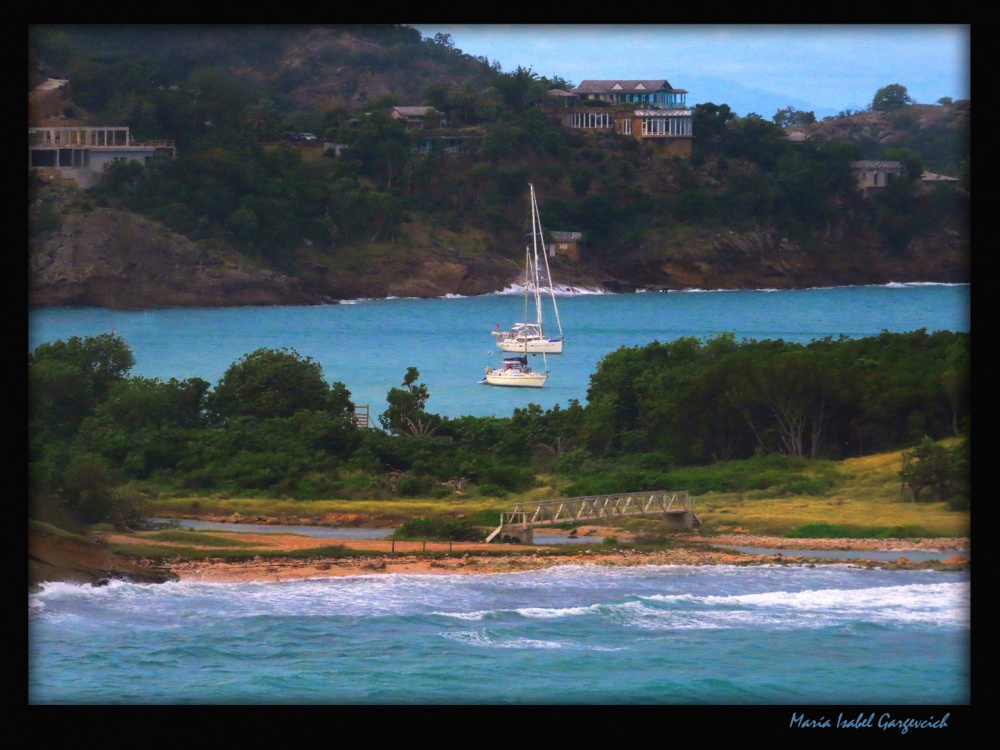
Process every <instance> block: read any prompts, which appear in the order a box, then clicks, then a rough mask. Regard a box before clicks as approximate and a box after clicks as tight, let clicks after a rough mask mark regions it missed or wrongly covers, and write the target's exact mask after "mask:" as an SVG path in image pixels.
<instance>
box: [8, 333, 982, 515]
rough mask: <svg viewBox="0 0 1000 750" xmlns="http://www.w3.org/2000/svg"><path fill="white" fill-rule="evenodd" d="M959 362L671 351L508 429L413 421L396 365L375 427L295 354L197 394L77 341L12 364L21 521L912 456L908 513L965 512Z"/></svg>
mask: <svg viewBox="0 0 1000 750" xmlns="http://www.w3.org/2000/svg"><path fill="white" fill-rule="evenodd" d="M969 356H970V352H969V334H963V333H950V332H936V333H928V332H927V331H924V330H920V331H915V332H912V333H888V332H885V333H882V334H881V335H879V336H877V337H871V338H864V339H847V338H840V339H836V340H834V339H829V338H827V339H822V340H817V341H813V342H811V343H809V344H795V343H788V342H785V341H782V340H769V341H752V340H751V341H741V342H738V341H736V340H734V338H733V337H732V336H731V335H723V336H720V337H717V338H714V339H710V340H707V341H700V340H697V339H693V338H682V339H678V340H676V341H673V342H670V343H663V344H661V343H652V344H649V345H647V346H644V347H633V348H622V349H620V350H618V351H616V352H612V353H610V354H608V355H607V356H606V357H604V358H603V359H602V360H601V362H600V363H599V365H598V368H597V371H596V372H595V373H594V375H593V376H592V377H591V385H590V388H589V391H588V403H587V405H586V406H584V405H582V404H580V403H579V402H577V401H572V402H571V403H570V404H569V406H567V407H566V408H560V407H559V406H556V407H553V408H552V409H549V410H542V409H541V408H540V407H538V406H537V405H529V406H528V407H527V408H525V409H516V410H515V411H514V414H513V415H512V416H511V417H505V418H501V417H471V416H464V417H459V418H454V419H452V418H444V417H441V416H438V415H436V414H434V413H433V412H431V411H428V407H429V398H430V394H429V393H428V391H427V388H426V387H425V386H424V385H423V384H421V383H420V382H419V373H418V372H417V370H416V369H415V368H409V369H408V371H407V372H406V373H405V375H404V377H403V381H402V383H401V387H398V388H393V389H391V390H390V392H389V393H388V394H387V396H386V403H387V408H386V410H385V412H383V413H382V415H381V416H380V418H379V421H380V424H381V425H382V427H383V429H379V428H369V429H361V428H359V427H357V425H356V424H355V421H354V419H353V410H354V406H353V404H352V402H351V400H350V393H349V391H348V390H347V389H346V388H345V387H344V385H343V384H342V383H339V382H334V383H333V384H332V385H331V384H329V383H328V381H327V380H326V379H325V377H324V375H323V372H322V366H321V365H320V363H318V362H315V361H313V360H311V359H310V358H308V357H305V358H303V357H302V356H301V355H299V354H298V353H297V352H295V351H294V350H290V349H282V350H277V349H260V350H257V351H255V352H252V353H250V354H248V355H246V356H244V357H242V358H241V359H240V360H238V361H237V362H235V363H233V364H232V365H231V366H230V367H229V369H228V370H227V371H226V373H225V374H224V375H223V377H222V378H221V379H220V381H219V382H218V383H217V384H216V385H215V387H214V388H212V387H211V386H210V384H209V383H208V382H206V381H204V380H202V379H200V378H191V379H188V380H184V381H178V380H176V379H170V380H168V381H162V380H159V379H150V378H143V377H134V376H130V375H129V371H130V370H131V368H132V366H133V364H134V359H133V356H132V353H131V350H130V349H129V348H128V345H127V344H126V343H125V341H124V340H122V339H121V338H119V337H117V336H115V335H113V334H104V335H101V336H96V337H88V338H84V339H80V338H76V337H74V338H72V339H70V340H69V341H56V342H52V343H47V344H43V345H41V346H39V347H38V348H37V349H36V350H35V351H34V352H32V353H30V354H29V358H28V382H29V404H30V412H29V417H30V422H29V440H30V443H29V476H30V497H31V501H32V512H33V515H35V516H37V517H40V518H44V519H47V520H51V521H53V522H59V521H61V522H64V523H72V522H75V521H82V522H91V523H92V522H96V521H102V520H107V519H110V520H114V521H122V522H128V521H129V520H130V519H133V518H134V516H135V515H136V514H137V513H138V512H139V511H138V506H137V504H136V500H137V499H138V498H139V497H141V495H142V494H143V493H159V494H165V495H170V494H184V495H186V496H192V495H194V496H198V495H204V496H206V497H208V496H223V497H225V496H232V495H238V496H242V497H285V498H293V499H296V500H315V499H322V498H344V499H351V498H353V499H358V500H361V499H378V498H391V497H437V498H446V497H453V496H454V492H455V490H456V489H460V490H461V491H462V492H463V493H465V494H466V495H471V496H475V495H483V496H490V497H502V496H504V495H505V494H506V493H508V492H522V491H526V490H528V489H530V488H531V487H533V486H535V485H536V484H537V483H538V482H539V478H540V477H541V476H560V477H563V479H564V481H563V482H562V484H563V485H564V486H566V487H567V494H570V495H586V494H602V493H613V492H628V491H635V490H643V489H649V488H653V487H664V488H669V487H684V488H685V489H687V490H689V491H690V492H692V493H694V494H702V493H705V492H709V491H724V492H732V491H745V490H755V489H768V488H770V489H771V490H772V491H776V492H796V493H802V494H813V493H822V492H823V491H824V490H825V489H828V486H829V483H828V481H827V480H826V479H825V478H824V475H823V472H816V471H812V472H809V473H808V475H807V474H806V473H804V472H803V471H802V469H803V468H804V467H806V466H807V465H809V464H810V462H815V461H817V460H819V459H830V458H843V457H848V456H859V455H865V454H870V453H875V452H880V451H886V450H898V449H900V448H907V447H911V446H917V447H916V448H914V453H912V454H911V455H908V456H907V462H906V467H905V472H907V473H905V474H904V475H903V478H904V481H906V482H907V483H908V486H909V487H910V488H911V490H912V493H913V497H914V499H915V500H919V496H920V491H921V490H922V489H925V488H927V487H930V488H932V491H933V492H934V493H935V494H936V497H937V498H938V499H942V500H944V499H949V497H950V496H951V495H952V494H955V493H957V494H959V495H963V493H964V497H965V502H966V503H967V493H968V486H967V484H966V485H964V486H963V485H962V484H961V482H959V481H956V480H958V479H960V476H959V473H960V470H961V469H962V467H963V466H964V467H967V465H968V448H967V443H963V444H962V445H963V446H964V447H963V448H962V450H963V451H964V452H959V453H951V452H949V451H945V453H946V454H947V455H943V456H942V455H941V453H940V450H938V449H937V447H928V444H927V442H926V440H925V438H927V439H931V440H932V441H933V440H939V439H941V438H946V437H953V436H959V435H964V436H967V435H968V426H969V392H968V387H969V386H968V383H969V377H968V375H969V369H968V368H969ZM922 441H923V442H922ZM930 445H931V446H933V443H931V444H930ZM963 462H964V463H963ZM709 464H712V465H714V470H713V471H712V472H710V473H706V472H700V473H699V472H697V471H696V468H697V467H699V466H705V465H709ZM959 504H961V502H959Z"/></svg>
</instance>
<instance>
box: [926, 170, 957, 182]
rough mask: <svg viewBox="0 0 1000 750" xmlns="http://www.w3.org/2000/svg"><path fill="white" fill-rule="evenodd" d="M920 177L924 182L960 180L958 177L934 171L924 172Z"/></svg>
mask: <svg viewBox="0 0 1000 750" xmlns="http://www.w3.org/2000/svg"><path fill="white" fill-rule="evenodd" d="M920 179H921V180H923V181H924V182H958V178H957V177H948V176H946V175H943V174H934V173H933V172H924V173H923V174H922V175H920Z"/></svg>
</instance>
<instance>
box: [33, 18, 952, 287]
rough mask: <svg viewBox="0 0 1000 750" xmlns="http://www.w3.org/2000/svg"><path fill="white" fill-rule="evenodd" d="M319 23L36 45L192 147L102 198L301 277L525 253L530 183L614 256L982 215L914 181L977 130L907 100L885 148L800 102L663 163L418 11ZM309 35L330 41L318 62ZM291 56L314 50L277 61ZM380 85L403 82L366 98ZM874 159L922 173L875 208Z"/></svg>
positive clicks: (713, 125) (561, 225) (83, 107)
mask: <svg viewBox="0 0 1000 750" xmlns="http://www.w3.org/2000/svg"><path fill="white" fill-rule="evenodd" d="M322 31H323V32H324V35H323V36H316V34H318V33H319V32H317V31H316V30H315V29H313V30H310V29H306V28H299V27H294V26H293V27H281V26H259V27H258V26H246V27H238V28H235V27H229V28H226V27H223V28H221V29H220V28H217V27H212V26H204V27H175V28H170V29H169V34H167V33H164V30H163V28H162V27H125V28H117V27H88V26H79V27H74V26H69V27H55V26H42V27H36V28H34V29H32V32H33V33H32V34H31V35H30V41H31V45H32V52H33V53H34V55H35V56H36V57H37V58H38V59H39V60H41V61H44V66H46V67H47V70H48V72H49V73H52V74H58V75H60V76H64V77H66V78H68V79H69V80H71V82H72V90H73V96H74V102H75V104H76V105H78V106H77V111H74V114H76V115H77V116H78V117H79V118H80V119H84V120H89V121H92V122H94V123H101V124H106V123H114V124H116V125H127V126H129V127H131V128H132V131H133V133H135V134H137V135H138V136H139V137H140V138H143V139H157V138H160V139H169V140H173V141H175V142H176V145H177V158H176V159H174V160H163V161H151V162H150V163H148V164H147V165H146V166H145V168H144V167H142V166H139V165H137V164H135V163H123V164H121V165H117V166H115V168H113V169H112V170H111V173H110V175H109V178H108V179H107V180H106V181H105V182H104V183H103V184H102V185H101V186H100V187H99V188H95V189H93V190H92V191H91V192H92V193H93V196H94V198H95V199H96V200H97V202H98V203H99V204H100V205H109V206H116V207H123V208H127V209H129V210H132V211H136V212H139V213H141V214H143V215H145V216H148V217H151V218H154V219H156V220H159V221H162V222H163V223H165V224H166V225H167V226H169V227H170V228H171V229H173V230H175V231H177V232H179V233H181V234H184V235H186V236H188V237H190V238H192V239H195V240H198V241H203V242H207V243H209V244H215V245H218V246H225V247H231V248H235V249H237V250H238V251H240V252H242V253H244V254H247V255H249V256H254V257H257V258H259V259H261V260H262V261H264V262H267V263H270V264H273V265H275V266H277V267H280V268H282V269H283V270H285V271H288V272H294V269H295V268H296V265H297V263H299V262H301V261H302V260H303V258H304V257H308V259H310V260H311V261H313V262H319V263H321V264H323V265H326V266H327V267H330V268H338V269H347V270H351V269H363V268H364V267H365V264H367V263H371V262H373V261H372V250H371V248H366V249H364V250H363V249H362V248H363V247H364V246H365V245H366V243H397V244H394V251H395V252H406V243H407V241H408V237H407V232H406V227H407V226H408V225H414V224H416V225H423V226H427V227H442V228H445V229H447V230H451V231H455V232H463V231H468V230H470V229H474V230H478V231H480V232H481V233H482V236H484V237H486V239H485V240H484V241H483V242H482V243H480V249H479V251H480V252H482V251H493V252H497V253H501V254H504V253H514V252H517V249H518V248H520V241H519V236H520V233H521V231H522V222H523V214H524V211H523V195H524V190H525V184H526V183H527V182H529V181H530V182H533V183H535V184H536V185H537V186H538V188H539V191H540V193H541V194H542V195H545V196H546V205H545V215H546V220H547V226H548V227H550V228H553V229H572V230H574V231H582V232H584V233H585V236H586V237H587V245H588V253H589V254H588V262H592V263H595V264H597V265H599V266H600V265H604V266H606V267H612V266H618V267H623V266H625V267H627V266H629V265H631V266H635V267H637V268H638V267H642V266H643V265H644V264H648V263H649V262H650V261H651V260H655V259H656V258H662V257H666V256H669V255H670V253H671V252H672V249H671V248H672V244H671V242H672V241H671V240H669V239H664V238H665V237H666V236H673V237H675V238H680V237H683V236H684V234H685V233H684V230H685V229H689V230H691V229H702V230H704V229H709V228H726V229H731V230H734V231H749V230H757V229H761V230H769V231H775V232H780V233H781V235H782V236H786V237H789V238H790V239H791V240H792V241H794V242H796V243H798V244H801V245H802V246H804V247H807V248H808V247H811V246H814V245H816V244H817V243H819V242H821V241H822V239H823V238H824V237H827V236H829V234H830V231H831V225H832V224H833V223H835V222H846V223H847V227H846V231H847V232H857V231H860V230H861V229H862V228H866V227H867V228H874V230H875V232H876V236H879V237H881V238H882V241H884V243H885V244H886V245H887V246H888V247H890V248H892V249H893V250H894V251H896V252H904V251H905V249H906V248H907V245H908V243H909V242H910V240H911V239H912V238H913V237H914V236H916V235H918V234H919V233H920V232H922V231H925V230H927V229H929V228H934V227H941V226H945V225H949V224H953V223H955V222H958V223H962V222H963V221H964V216H965V213H966V211H967V208H968V206H967V196H965V194H964V193H963V192H961V191H959V192H956V191H954V190H953V189H952V188H951V187H950V186H949V187H945V188H942V189H940V190H938V191H932V192H924V191H919V190H917V189H916V188H917V183H916V182H915V181H914V179H913V177H914V176H916V175H919V173H920V171H921V170H922V168H923V166H924V165H925V163H926V166H927V167H928V168H932V167H933V168H936V169H938V170H940V171H943V172H951V173H954V172H955V171H956V170H957V169H958V166H959V165H964V169H965V170H966V174H967V169H968V161H967V157H968V141H967V138H966V136H965V134H963V133H961V132H956V131H954V130H947V129H941V128H937V129H933V131H920V132H918V131H919V129H918V128H917V127H916V125H915V124H914V123H909V124H907V122H906V114H907V113H906V111H905V106H904V107H902V108H900V109H899V111H893V112H892V113H891V114H892V116H893V117H896V118H897V119H898V120H899V122H900V123H901V125H902V126H904V127H906V128H908V129H909V132H912V134H913V137H911V138H909V139H904V140H903V141H896V142H894V143H892V144H881V143H879V142H877V141H875V140H872V139H871V138H870V137H868V136H866V135H865V134H863V133H862V134H860V135H858V136H857V137H856V138H854V139H851V140H837V141H823V140H810V141H808V142H805V143H800V144H792V143H790V142H789V141H788V139H787V138H786V137H785V131H784V129H783V127H782V125H787V124H792V123H802V122H808V121H809V118H808V117H807V116H806V115H809V114H811V113H801V112H795V111H792V110H791V108H787V109H786V110H780V111H779V112H778V113H776V114H775V116H774V118H773V120H774V122H771V121H768V120H766V119H764V118H763V117H760V116H759V115H755V114H753V113H751V114H748V115H746V116H744V117H740V116H738V115H737V114H736V113H734V112H732V111H731V110H730V108H729V107H728V106H727V105H725V104H714V103H707V104H701V105H698V106H697V107H696V108H695V111H694V129H695V133H696V134H697V138H696V139H695V141H694V144H695V152H694V155H693V157H692V158H691V159H690V160H681V159H678V158H664V157H663V156H662V155H660V154H659V153H658V152H657V151H656V150H655V149H654V148H652V147H651V146H650V145H648V144H645V143H640V142H638V141H635V140H633V139H628V138H618V137H614V136H596V135H582V134H580V133H579V132H575V131H571V130H567V129H566V128H564V127H562V126H561V125H559V124H558V112H559V111H558V110H551V109H549V108H547V100H548V99H550V97H546V95H545V92H546V91H547V90H549V89H551V88H554V87H562V88H566V87H568V86H570V85H571V84H570V82H568V81H565V80H564V79H562V78H560V77H558V76H553V77H551V78H547V77H540V76H539V75H538V74H536V73H535V72H534V71H532V70H530V69H524V68H521V67H518V68H517V69H516V70H514V71H512V72H505V71H503V70H502V68H501V66H500V65H499V63H497V62H496V61H492V62H491V61H489V60H487V59H485V58H478V59H477V58H473V57H470V56H468V55H465V54H463V53H462V52H461V50H458V49H456V48H455V47H454V44H453V42H452V41H451V39H450V37H449V36H448V35H437V36H436V37H435V38H434V39H429V38H428V39H422V38H421V36H420V34H419V32H417V31H416V30H415V29H412V28H410V27H407V26H399V25H396V26H339V27H337V26H334V27H325V28H324V29H322ZM317 40H325V41H324V42H323V44H320V43H319V41H317ZM307 42H309V43H310V44H315V45H316V47H317V49H318V50H319V51H314V52H312V53H309V54H307V53H306V52H305V51H304V50H305V49H306V48H307V46H308V45H307ZM292 50H295V51H296V52H297V54H296V55H294V57H295V58H296V60H299V58H301V61H300V62H301V64H298V63H297V64H295V65H291V64H283V65H279V61H286V62H287V58H289V57H290V56H293V55H292V52H291V51H292ZM332 72H335V75H333V73H332ZM331 75H333V77H332V78H331V77H330V76H331ZM321 81H322V82H327V81H333V83H330V84H329V85H328V86H325V87H324V89H323V90H324V91H328V90H331V89H332V90H333V92H334V93H330V94H325V95H324V96H313V97H312V98H310V99H308V100H306V99H305V98H304V95H303V94H302V93H301V92H302V91H303V90H308V89H309V87H310V86H313V85H318V83H319V82H321ZM366 81H367V82H368V83H365V82H366ZM373 81H378V85H379V87H380V88H379V90H386V91H388V92H389V93H384V94H381V95H379V96H368V95H367V93H366V91H365V90H364V89H365V87H366V86H368V85H375V84H374V83H373ZM897 85H898V84H897ZM887 88H889V87H887ZM900 88H902V87H900ZM881 91H884V90H880V93H881ZM903 94H904V95H905V89H903ZM886 98H887V97H886V96H885V95H883V96H882V97H881V99H880V98H879V97H878V96H877V97H876V100H877V101H878V102H879V103H880V106H881V101H882V99H886ZM897 98H898V97H897ZM892 101H895V100H892ZM394 104H431V105H433V106H435V107H437V108H438V109H439V110H441V111H442V112H443V113H444V114H445V116H446V118H447V122H448V125H449V128H450V129H451V130H452V131H454V132H461V133H465V134H470V133H471V134H473V135H475V136H476V138H477V140H476V141H475V142H476V143H478V144H479V145H478V147H476V148H474V149H470V150H469V151H468V152H466V153H444V152H442V151H438V150H432V151H430V152H420V151H415V150H414V149H413V146H414V131H410V130H407V129H406V128H405V127H404V126H403V125H402V124H400V123H399V122H398V121H396V120H393V119H392V118H391V117H389V115H388V110H389V107H390V106H391V105H394ZM904 104H906V102H904ZM812 119H813V120H814V119H815V118H812ZM289 131H312V132H315V133H316V134H317V135H318V136H319V138H320V139H321V141H322V140H326V141H329V142H338V143H342V144H346V145H347V146H348V148H347V149H346V150H344V151H343V154H342V156H341V157H340V158H334V157H333V151H332V150H330V151H327V152H326V153H325V156H326V157H329V158H315V159H311V158H307V157H308V156H309V153H310V152H308V151H307V150H304V149H302V148H299V147H297V146H296V145H295V144H292V143H287V142H284V141H282V140H281V139H280V136H281V134H282V133H285V132H289ZM857 158H901V159H904V160H905V163H906V164H907V165H908V177H907V178H906V179H903V180H900V181H898V182H897V184H896V185H894V186H893V188H892V189H891V190H888V191H885V194H884V195H881V196H878V197H875V198H872V199H870V200H862V199H861V198H860V197H859V196H858V194H857V192H856V191H855V190H854V181H853V179H852V176H851V174H850V171H849V169H848V162H849V161H851V160H852V159H857ZM966 187H967V183H966ZM65 210H69V209H65ZM50 214H51V211H48V212H46V207H45V206H40V205H35V206H34V207H33V214H32V215H33V216H34V217H35V218H36V219H37V220H36V221H34V222H33V223H32V226H33V229H34V230H35V231H37V232H45V231H51V230H52V229H54V228H55V227H57V226H58V217H57V216H51V215H50ZM673 241H674V242H676V241H679V240H676V239H675V240H673Z"/></svg>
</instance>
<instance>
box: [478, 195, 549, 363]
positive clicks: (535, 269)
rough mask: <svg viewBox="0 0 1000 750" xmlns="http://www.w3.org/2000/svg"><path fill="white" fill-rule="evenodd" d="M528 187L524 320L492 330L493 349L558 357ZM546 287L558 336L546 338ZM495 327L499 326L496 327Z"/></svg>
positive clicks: (535, 213)
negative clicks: (528, 241)
mask: <svg viewBox="0 0 1000 750" xmlns="http://www.w3.org/2000/svg"><path fill="white" fill-rule="evenodd" d="M528 187H529V188H531V244H530V245H528V246H527V247H526V248H525V259H524V321H525V322H523V323H515V324H514V325H513V326H512V327H511V329H510V330H509V331H499V330H498V331H493V335H494V336H495V337H496V340H497V346H499V347H500V348H501V349H503V350H504V351H505V352H519V353H520V352H525V353H531V354H562V351H563V341H564V340H565V337H564V336H563V330H562V322H561V321H560V320H559V307H558V306H557V305H556V294H555V289H554V288H553V286H552V274H551V273H550V272H549V258H548V255H546V253H545V240H544V237H543V235H542V220H541V217H540V216H539V214H538V201H537V200H536V199H535V186H534V185H531V184H529V185H528ZM539 245H541V255H542V260H543V261H544V264H545V277H544V278H542V272H541V266H540V264H539V259H538V252H539V247H538V246H539ZM543 284H544V285H547V286H548V293H549V296H550V297H551V299H552V310H553V312H554V314H555V319H556V326H557V327H558V328H559V335H558V336H549V335H546V333H545V329H544V326H543V325H542V286H543ZM529 300H533V301H534V303H535V310H534V313H535V320H534V321H531V322H529V321H528V303H529ZM497 327H499V324H497Z"/></svg>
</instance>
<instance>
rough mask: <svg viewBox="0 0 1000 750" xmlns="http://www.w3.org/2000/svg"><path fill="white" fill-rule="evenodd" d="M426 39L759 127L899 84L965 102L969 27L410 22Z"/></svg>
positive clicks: (858, 105)
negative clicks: (675, 100)
mask: <svg viewBox="0 0 1000 750" xmlns="http://www.w3.org/2000/svg"><path fill="white" fill-rule="evenodd" d="M410 25H411V26H413V27H414V28H416V29H418V30H419V31H420V33H421V34H422V35H423V36H425V37H433V36H434V35H435V34H437V33H443V34H451V37H452V41H453V42H454V43H455V46H456V47H457V48H458V49H460V50H462V51H463V52H465V53H466V54H469V55H473V56H475V57H479V56H483V55H485V56H486V57H488V58H489V59H490V62H493V61H498V62H499V63H500V64H501V65H502V66H503V70H504V71H505V72H510V71H513V70H516V69H517V67H518V66H522V67H525V68H529V67H530V68H531V69H532V70H533V71H534V72H535V73H537V74H538V75H540V76H547V77H549V78H551V77H553V76H561V77H563V78H565V79H567V80H569V81H570V82H572V83H573V84H574V85H576V84H578V83H580V82H581V81H583V80H586V79H615V78H617V79H652V80H655V79H666V80H668V81H669V82H670V84H671V85H672V86H673V87H674V88H680V89H686V90H687V91H688V92H689V93H688V97H687V103H688V106H693V105H695V104H701V103H705V102H714V103H716V104H728V105H729V106H730V108H732V110H733V111H734V112H736V114H737V115H739V116H740V117H743V116H745V115H747V114H748V113H750V112H756V113H757V114H759V115H761V116H763V117H765V118H768V119H770V118H771V117H772V116H773V115H774V113H775V112H777V111H778V110H779V109H781V108H783V107H788V106H792V107H795V108H796V109H800V110H805V111H812V112H815V114H816V117H817V118H818V119H822V118H823V117H826V116H827V115H835V114H837V113H838V112H841V111H843V110H845V109H853V110H860V109H864V108H865V107H867V106H868V105H869V104H871V101H872V98H873V97H874V96H875V92H876V91H878V90H879V89H880V88H882V87H883V86H888V85H889V84H894V83H898V84H901V85H903V86H905V87H906V89H907V93H908V94H909V95H910V97H911V98H912V99H914V100H915V101H916V102H918V103H920V104H934V103H935V102H937V101H938V99H940V98H941V97H944V96H950V97H951V98H952V99H956V100H957V99H969V98H971V97H970V93H969V85H970V81H969V67H970V57H971V51H970V32H971V29H970V26H968V25H955V24H920V25H829V26H827V25H780V24H778V25H774V24H772V25H750V24H747V25H724V24H723V25H683V24H678V25H658V24H643V25H627V24H623V25H615V24H610V25H584V24H566V25H527V24H523V25H521V24H482V25H477V24H423V23H415V24H410Z"/></svg>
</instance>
